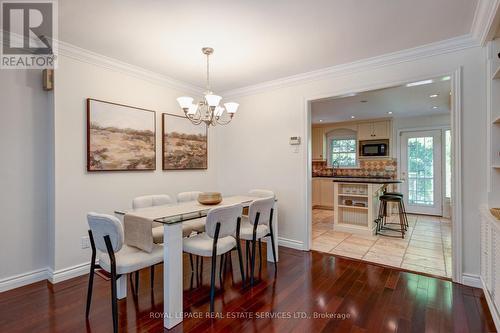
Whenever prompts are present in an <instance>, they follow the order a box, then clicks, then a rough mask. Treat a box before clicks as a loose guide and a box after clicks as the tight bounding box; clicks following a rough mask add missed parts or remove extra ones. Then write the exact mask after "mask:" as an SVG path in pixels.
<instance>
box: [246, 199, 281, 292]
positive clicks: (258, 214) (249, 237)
mask: <svg viewBox="0 0 500 333" xmlns="http://www.w3.org/2000/svg"><path fill="white" fill-rule="evenodd" d="M273 207H274V194H273V195H272V196H269V197H267V198H262V199H257V200H254V201H253V202H252V203H251V204H250V207H249V208H248V216H243V219H242V222H241V227H240V238H241V239H243V240H245V244H246V247H245V254H246V260H247V265H246V266H247V276H248V275H250V285H253V284H254V272H255V250H256V249H255V247H256V242H257V241H258V242H259V257H260V258H259V259H260V262H259V274H260V271H261V270H262V242H261V240H262V238H264V237H270V238H271V246H272V252H273V258H274V268H275V271H276V270H277V268H278V266H277V264H276V248H275V247H274V233H273V226H272V222H273V214H274V208H273ZM249 243H250V244H251V246H252V248H251V249H250V248H249ZM268 246H269V243H268ZM249 264H250V274H248V265H249Z"/></svg>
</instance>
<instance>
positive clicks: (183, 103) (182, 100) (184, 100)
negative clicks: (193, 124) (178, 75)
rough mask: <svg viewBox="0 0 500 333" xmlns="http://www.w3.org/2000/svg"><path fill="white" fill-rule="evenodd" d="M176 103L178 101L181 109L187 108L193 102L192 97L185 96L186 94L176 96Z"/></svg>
mask: <svg viewBox="0 0 500 333" xmlns="http://www.w3.org/2000/svg"><path fill="white" fill-rule="evenodd" d="M177 103H179V106H180V107H181V108H182V109H187V108H189V107H190V106H191V104H193V98H191V97H187V96H182V97H179V98H177Z"/></svg>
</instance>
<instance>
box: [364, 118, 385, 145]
mask: <svg viewBox="0 0 500 333" xmlns="http://www.w3.org/2000/svg"><path fill="white" fill-rule="evenodd" d="M390 128H391V126H390V120H381V121H374V122H363V123H359V124H358V140H361V141H363V140H380V139H390V136H391V133H390Z"/></svg>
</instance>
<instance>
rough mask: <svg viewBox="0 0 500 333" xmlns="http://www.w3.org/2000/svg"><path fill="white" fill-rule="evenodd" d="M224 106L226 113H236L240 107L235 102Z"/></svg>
mask: <svg viewBox="0 0 500 333" xmlns="http://www.w3.org/2000/svg"><path fill="white" fill-rule="evenodd" d="M224 106H225V107H226V110H227V113H236V111H238V107H239V106H240V105H239V104H238V103H235V102H229V103H225V104H224Z"/></svg>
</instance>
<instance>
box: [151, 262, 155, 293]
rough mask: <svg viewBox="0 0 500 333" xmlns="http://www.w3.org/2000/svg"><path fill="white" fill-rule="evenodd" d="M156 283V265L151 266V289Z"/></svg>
mask: <svg viewBox="0 0 500 333" xmlns="http://www.w3.org/2000/svg"><path fill="white" fill-rule="evenodd" d="M154 285H155V266H154V265H153V266H151V289H153V287H154Z"/></svg>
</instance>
